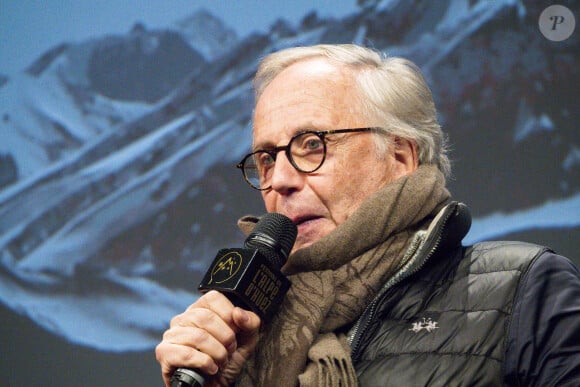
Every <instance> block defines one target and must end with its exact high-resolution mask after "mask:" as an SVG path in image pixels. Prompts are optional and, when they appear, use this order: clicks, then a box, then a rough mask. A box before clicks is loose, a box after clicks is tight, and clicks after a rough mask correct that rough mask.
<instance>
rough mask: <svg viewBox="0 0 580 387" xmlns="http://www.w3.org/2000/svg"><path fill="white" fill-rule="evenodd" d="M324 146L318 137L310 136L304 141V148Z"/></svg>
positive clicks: (316, 148)
mask: <svg viewBox="0 0 580 387" xmlns="http://www.w3.org/2000/svg"><path fill="white" fill-rule="evenodd" d="M320 148H322V141H320V139H319V138H318V137H314V138H309V139H308V140H306V142H305V143H304V149H306V150H318V149H320Z"/></svg>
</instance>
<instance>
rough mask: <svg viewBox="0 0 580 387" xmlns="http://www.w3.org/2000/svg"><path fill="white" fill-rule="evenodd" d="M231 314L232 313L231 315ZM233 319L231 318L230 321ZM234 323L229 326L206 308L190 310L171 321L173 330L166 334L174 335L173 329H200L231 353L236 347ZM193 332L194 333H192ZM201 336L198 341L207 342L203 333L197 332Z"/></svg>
mask: <svg viewBox="0 0 580 387" xmlns="http://www.w3.org/2000/svg"><path fill="white" fill-rule="evenodd" d="M230 314H231V313H230ZM231 319H232V318H231V317H230V320H231ZM232 325H233V323H231V324H228V323H227V322H225V321H224V320H223V319H222V318H221V316H220V315H218V314H217V313H215V312H214V311H212V310H209V309H206V308H190V309H188V310H187V311H186V312H184V313H182V314H180V315H178V316H175V317H174V318H173V319H172V320H171V325H170V326H171V328H170V329H169V330H168V331H167V332H166V334H173V328H178V327H182V328H200V329H202V330H203V331H205V332H207V334H209V335H210V336H212V337H214V338H215V339H216V340H217V341H219V342H220V343H221V344H222V345H223V346H224V347H226V348H227V349H228V351H230V352H231V348H233V347H235V341H236V332H235V330H237V328H235V330H234V327H232ZM192 332H193V331H192ZM196 334H198V335H200V336H199V337H198V339H200V340H205V339H207V337H206V336H205V335H204V334H203V332H197V333H196ZM199 343H201V341H200V342H192V343H191V344H199Z"/></svg>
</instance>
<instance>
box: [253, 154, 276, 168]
mask: <svg viewBox="0 0 580 387" xmlns="http://www.w3.org/2000/svg"><path fill="white" fill-rule="evenodd" d="M257 161H258V165H260V166H261V167H269V166H272V165H274V162H275V161H276V160H274V158H273V157H272V155H271V154H269V153H266V152H262V153H260V155H259V156H258V158H257Z"/></svg>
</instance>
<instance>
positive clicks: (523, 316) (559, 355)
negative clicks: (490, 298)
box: [504, 249, 580, 385]
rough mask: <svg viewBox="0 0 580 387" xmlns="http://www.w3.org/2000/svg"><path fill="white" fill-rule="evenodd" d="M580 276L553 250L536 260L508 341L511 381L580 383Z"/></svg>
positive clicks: (521, 293) (522, 287) (521, 285)
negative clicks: (579, 341)
mask: <svg viewBox="0 0 580 387" xmlns="http://www.w3.org/2000/svg"><path fill="white" fill-rule="evenodd" d="M578 340H580V271H579V270H578V267H576V266H575V265H574V264H573V263H572V261H570V260H569V259H568V258H566V257H563V256H561V255H558V254H556V253H554V252H553V251H550V250H548V249H546V250H544V251H542V252H541V253H540V254H539V255H538V256H537V257H535V258H534V259H533V260H532V262H531V264H530V266H529V268H528V269H527V271H526V273H525V275H524V276H522V278H521V280H520V283H519V284H518V289H517V292H516V298H515V299H514V305H513V315H512V321H511V324H510V326H509V332H508V337H507V342H506V344H507V345H506V362H505V367H504V370H505V377H506V381H507V382H510V383H508V384H512V383H520V385H543V384H544V383H548V384H550V383H556V384H557V385H568V383H571V382H572V383H575V382H577V381H578V380H580V349H579V348H578V346H577V343H578Z"/></svg>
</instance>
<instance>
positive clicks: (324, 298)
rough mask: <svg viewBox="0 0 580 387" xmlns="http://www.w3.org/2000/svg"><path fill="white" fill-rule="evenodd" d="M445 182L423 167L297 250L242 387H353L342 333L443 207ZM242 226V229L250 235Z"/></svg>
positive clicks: (436, 172)
mask: <svg viewBox="0 0 580 387" xmlns="http://www.w3.org/2000/svg"><path fill="white" fill-rule="evenodd" d="M449 198H450V195H449V192H448V191H447V189H446V188H445V179H444V177H443V175H442V174H441V173H440V172H439V170H438V169H437V168H436V167H434V166H421V167H419V169H418V170H417V171H416V172H415V173H413V174H411V175H409V176H405V177H402V178H400V179H398V180H396V181H394V182H392V183H391V184H388V185H387V186H385V187H384V188H383V189H381V190H380V191H378V192H376V193H375V194H373V195H372V196H371V197H369V199H368V200H366V201H365V202H364V203H363V204H362V205H361V207H360V208H359V209H358V210H357V211H356V213H354V214H353V215H352V216H351V217H350V218H349V219H347V220H346V221H345V222H344V223H343V224H341V225H340V226H338V227H337V228H336V229H335V230H333V231H332V232H331V233H330V234H328V235H326V236H325V237H323V238H321V239H320V240H319V241H317V242H316V243H314V244H312V245H310V246H308V247H305V248H303V249H300V250H297V251H296V252H295V253H294V254H292V255H291V256H290V258H289V260H288V262H287V263H286V265H285V266H284V269H283V271H284V273H285V274H286V275H287V276H288V278H289V279H290V281H291V283H292V286H291V288H290V290H289V292H288V294H287V296H286V298H285V301H284V303H283V304H282V305H281V307H280V310H279V312H278V314H277V316H276V317H275V318H274V320H273V321H272V322H271V323H269V324H267V325H266V326H265V327H264V330H263V332H262V336H261V338H260V342H259V343H258V347H257V350H256V353H255V355H254V356H253V358H252V359H251V360H250V361H248V363H247V365H246V368H245V370H244V372H243V373H242V376H241V379H240V385H241V386H292V387H293V386H296V385H298V384H299V385H300V386H316V387H320V386H343V387H346V386H356V385H357V380H356V373H355V371H354V367H353V365H352V361H351V358H350V348H349V346H348V344H347V343H346V338H345V335H344V334H343V333H336V332H344V331H345V330H347V329H348V327H350V326H351V325H352V324H353V323H354V322H355V321H356V320H357V319H358V317H359V316H360V314H361V313H362V312H363V310H364V308H365V307H366V305H368V303H369V302H370V301H371V300H372V299H373V298H374V296H375V295H376V294H377V292H378V291H379V290H380V288H381V286H382V285H383V284H384V283H385V282H386V280H387V279H388V278H389V277H390V276H392V275H393V274H394V273H396V272H397V270H399V269H400V268H401V267H402V265H403V264H404V263H405V262H404V259H403V257H404V256H405V252H406V251H407V248H408V246H409V244H410V242H411V240H412V239H413V235H414V234H415V233H416V232H417V231H418V230H420V229H424V228H426V227H427V226H428V223H429V221H430V220H431V219H432V218H433V217H434V216H435V215H436V214H437V212H438V210H439V209H441V208H442V207H443V206H444V205H445V204H446V203H447V202H448V200H449ZM248 219H249V218H247V219H246V221H244V218H242V219H241V220H240V222H239V225H240V228H242V230H244V231H245V232H248V231H249V228H250V227H251V225H249V224H248Z"/></svg>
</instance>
